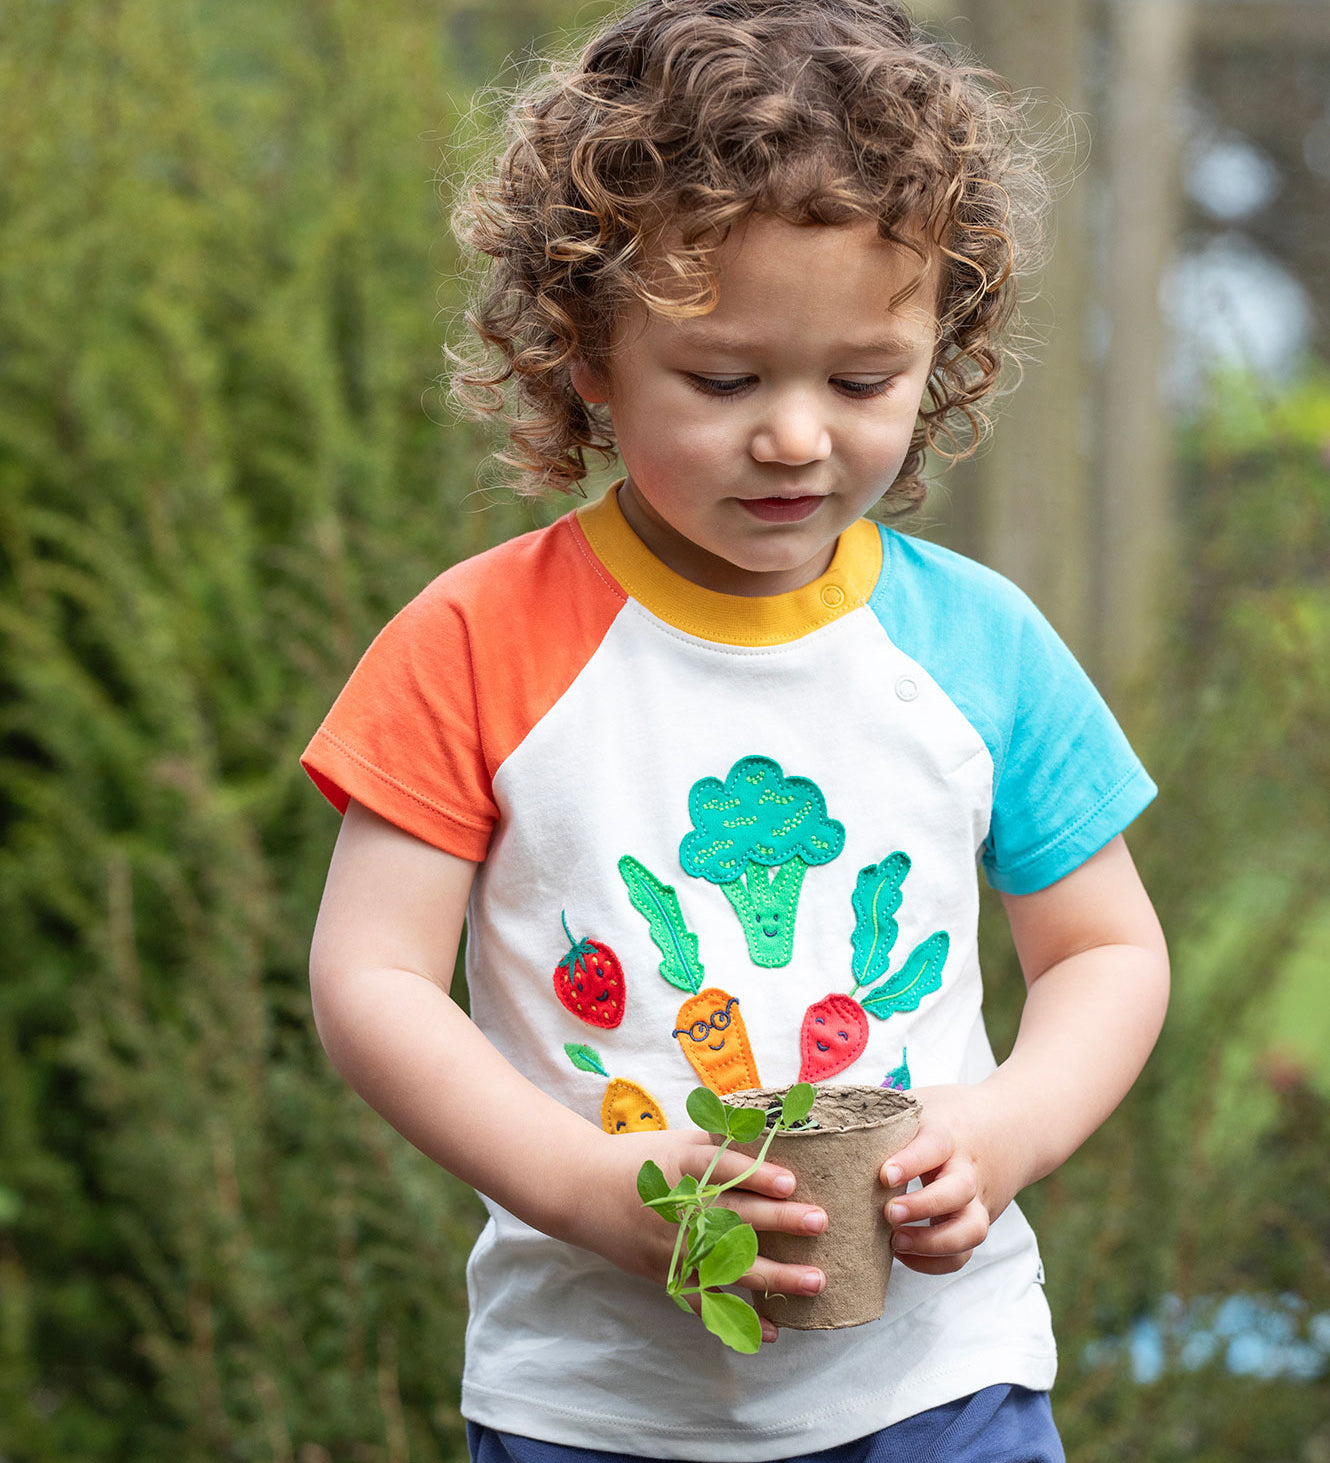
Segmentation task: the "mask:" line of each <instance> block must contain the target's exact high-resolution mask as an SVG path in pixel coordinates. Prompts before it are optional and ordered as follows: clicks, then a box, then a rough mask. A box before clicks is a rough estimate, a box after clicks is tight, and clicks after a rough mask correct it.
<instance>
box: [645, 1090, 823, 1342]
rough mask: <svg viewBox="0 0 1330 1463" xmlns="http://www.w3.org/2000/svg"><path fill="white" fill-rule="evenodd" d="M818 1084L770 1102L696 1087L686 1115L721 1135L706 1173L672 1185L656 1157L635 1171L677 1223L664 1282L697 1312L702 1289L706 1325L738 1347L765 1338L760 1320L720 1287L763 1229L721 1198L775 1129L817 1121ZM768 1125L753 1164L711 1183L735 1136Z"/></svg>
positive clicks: (648, 1200)
mask: <svg viewBox="0 0 1330 1463" xmlns="http://www.w3.org/2000/svg"><path fill="white" fill-rule="evenodd" d="M816 1096H817V1090H816V1089H815V1088H814V1086H813V1084H812V1083H811V1082H797V1083H795V1085H794V1086H793V1087H791V1088H790V1090H789V1091H788V1092H787V1093H786V1094H785V1096H784V1098H783V1099H782V1100H781V1101H780V1102H776V1103H773V1104H772V1105H771V1107H769V1108H767V1109H765V1110H764V1109H762V1108H759V1107H733V1106H731V1105H730V1104H729V1103H724V1102H722V1101H721V1100H720V1098H719V1097H718V1096H717V1095H716V1094H715V1093H714V1092H713V1091H712V1090H711V1089H710V1088H709V1087H696V1088H694V1089H693V1091H692V1092H691V1093H690V1094H689V1096H688V1104H687V1106H688V1116H689V1117H690V1118H692V1120H693V1122H694V1123H696V1124H697V1126H698V1127H699V1128H701V1129H702V1131H703V1132H705V1133H711V1134H713V1135H714V1136H716V1137H718V1138H720V1139H721V1140H722V1141H721V1142H720V1143H719V1144H718V1145H717V1147H716V1154H715V1157H714V1158H713V1159H712V1160H711V1162H710V1164H708V1166H707V1170H706V1172H705V1173H704V1174H703V1175H702V1177H701V1178H700V1179H699V1178H695V1177H694V1176H693V1175H692V1174H685V1175H684V1177H683V1178H681V1179H680V1180H679V1182H678V1183H677V1184H675V1185H674V1187H673V1188H671V1187H670V1185H669V1182H668V1180H667V1179H666V1177H665V1175H664V1173H663V1172H662V1171H661V1168H660V1165H659V1164H657V1163H654V1162H652V1161H651V1160H650V1159H648V1160H647V1162H646V1163H644V1164H643V1165H642V1167H641V1168H640V1169H639V1170H638V1174H637V1192H638V1193H639V1194H640V1195H641V1198H642V1202H643V1204H645V1205H646V1206H647V1208H648V1209H654V1210H655V1211H656V1212H657V1213H658V1214H660V1215H661V1216H662V1217H663V1218H665V1219H667V1220H669V1222H670V1223H671V1224H677V1225H678V1233H677V1234H676V1236H675V1240H674V1253H673V1255H672V1256H671V1257H670V1269H669V1274H668V1276H667V1278H666V1283H665V1288H666V1290H667V1291H668V1292H669V1294H670V1295H671V1296H672V1297H673V1298H674V1302H675V1304H676V1305H678V1306H679V1307H680V1309H681V1310H685V1311H691V1310H692V1309H693V1307H692V1305H691V1304H690V1297H692V1296H696V1297H697V1300H698V1305H699V1306H700V1308H701V1315H702V1324H703V1325H704V1326H705V1327H706V1328H707V1330H708V1331H710V1332H711V1333H712V1334H713V1335H715V1336H718V1337H719V1338H720V1340H721V1341H723V1342H724V1343H725V1345H726V1346H728V1347H730V1348H732V1349H733V1350H734V1351H741V1352H744V1353H746V1354H749V1355H751V1354H752V1353H753V1352H755V1351H757V1350H758V1349H759V1348H760V1347H761V1345H762V1322H761V1321H760V1320H759V1318H758V1314H757V1312H756V1311H755V1310H754V1309H753V1307H752V1306H751V1305H749V1304H748V1302H747V1301H745V1300H743V1299H741V1298H740V1297H739V1296H737V1295H733V1294H731V1293H730V1292H729V1291H727V1290H722V1289H721V1286H724V1285H733V1284H735V1283H736V1282H737V1281H738V1280H739V1279H740V1278H741V1277H742V1276H744V1275H746V1274H747V1273H748V1272H749V1271H750V1270H751V1269H752V1268H753V1262H754V1260H756V1259H757V1234H756V1232H755V1231H754V1229H753V1226H752V1225H751V1224H745V1223H744V1222H743V1221H742V1220H741V1219H740V1218H739V1216H738V1215H737V1214H736V1213H735V1212H734V1210H733V1209H726V1208H724V1207H723V1206H721V1205H719V1204H717V1202H716V1201H717V1199H719V1198H720V1196H721V1195H722V1194H724V1193H725V1192H726V1191H727V1190H729V1189H735V1188H738V1187H739V1186H740V1185H741V1184H744V1183H746V1182H747V1180H748V1179H750V1178H751V1177H752V1176H753V1174H754V1173H756V1172H757V1170H758V1168H759V1167H761V1165H762V1163H763V1162H764V1161H765V1159H766V1156H767V1150H768V1149H769V1148H770V1147H771V1144H772V1141H773V1139H774V1138H775V1137H776V1135H777V1133H782V1132H788V1131H789V1130H790V1129H792V1128H802V1127H811V1126H813V1124H812V1123H811V1121H810V1120H809V1118H808V1114H809V1112H810V1111H811V1109H812V1106H813V1099H814V1098H815V1097H816ZM764 1130H765V1131H766V1135H767V1136H766V1140H765V1141H764V1142H763V1144H762V1147H761V1149H760V1150H759V1152H758V1155H757V1157H756V1158H755V1159H754V1160H753V1163H752V1166H751V1167H750V1168H747V1169H745V1170H744V1171H743V1173H741V1174H740V1175H739V1176H738V1177H737V1178H733V1179H730V1180H729V1181H728V1182H727V1183H712V1182H711V1176H712V1174H714V1173H715V1171H716V1165H717V1163H719V1162H720V1157H721V1154H723V1153H724V1152H725V1150H726V1149H727V1148H728V1147H729V1146H730V1144H731V1143H753V1142H756V1141H757V1139H758V1137H759V1136H761V1134H762V1132H763V1131H764Z"/></svg>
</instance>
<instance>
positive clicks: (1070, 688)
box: [874, 531, 1156, 894]
mask: <svg viewBox="0 0 1330 1463" xmlns="http://www.w3.org/2000/svg"><path fill="white" fill-rule="evenodd" d="M883 547H884V564H887V565H889V566H890V571H889V573H887V574H885V575H884V580H883V585H882V595H881V603H880V604H878V605H875V606H874V608H875V609H877V611H878V613H879V616H880V617H881V618H882V620H883V623H884V626H885V627H886V628H887V630H888V633H889V634H890V635H891V636H892V638H893V639H894V640H895V641H896V643H897V644H898V645H899V646H900V647H901V648H902V649H904V650H905V651H906V652H907V653H908V654H910V655H912V656H913V657H914V658H915V659H917V660H918V661H919V662H920V664H921V665H923V666H924V667H925V668H926V669H927V670H928V672H929V674H930V675H931V676H932V677H933V679H934V680H935V681H937V682H938V684H939V685H940V686H941V687H942V689H943V690H944V691H945V692H946V693H947V695H948V696H949V697H950V698H951V700H952V701H953V702H954V703H955V705H956V706H957V707H958V708H959V710H960V711H961V712H962V714H963V715H964V716H965V717H966V718H967V720H969V722H970V724H971V725H972V726H973V727H974V728H975V730H976V731H977V732H978V733H979V735H980V736H981V737H982V738H983V740H984V742H985V744H986V745H987V747H988V750H989V754H990V755H991V757H992V760H993V801H992V811H991V815H990V822H989V828H988V833H987V836H986V838H985V839H984V843H983V846H982V848H981V850H980V857H981V860H982V862H983V865H984V870H985V872H986V874H987V876H988V881H989V883H990V884H992V885H993V887H994V888H995V889H999V890H1001V891H1002V892H1003V893H1007V894H1032V893H1034V892H1035V891H1036V890H1039V889H1044V888H1046V887H1047V886H1048V885H1049V884H1052V883H1055V882H1056V881H1057V880H1058V879H1061V878H1063V877H1064V876H1065V875H1066V874H1069V873H1071V872H1072V870H1073V869H1076V868H1078V867H1079V866H1080V865H1081V864H1082V863H1084V862H1085V860H1086V859H1088V858H1089V857H1090V856H1091V854H1094V853H1097V852H1098V851H1099V849H1101V848H1102V847H1103V846H1104V845H1105V844H1106V843H1108V842H1109V841H1110V840H1111V839H1113V838H1115V837H1116V836H1117V835H1118V834H1119V833H1121V832H1122V831H1123V829H1125V828H1126V827H1127V826H1128V824H1130V823H1131V822H1132V821H1133V820H1134V819H1135V818H1136V817H1137V816H1138V815H1139V814H1140V812H1141V811H1142V809H1144V808H1145V807H1146V806H1147V805H1148V804H1149V803H1150V801H1151V800H1152V799H1153V798H1154V796H1155V793H1156V788H1155V785H1154V783H1153V782H1152V781H1151V780H1150V777H1149V775H1148V774H1147V772H1146V771H1145V768H1144V767H1143V766H1142V765H1141V762H1140V760H1139V758H1138V757H1137V756H1136V754H1135V752H1134V751H1133V750H1132V748H1131V745H1130V744H1129V743H1128V741H1127V738H1126V736H1125V735H1124V734H1123V731H1122V729H1121V727H1120V726H1119V725H1118V723H1117V721H1116V720H1115V719H1114V717H1113V714H1112V712H1111V711H1110V710H1109V709H1108V706H1107V705H1106V704H1105V702H1104V699H1103V697H1102V696H1101V695H1100V694H1099V692H1098V691H1097V690H1096V688H1095V686H1094V684H1093V682H1092V681H1091V680H1090V678H1089V676H1087V675H1086V673H1085V672H1084V670H1082V668H1081V666H1080V665H1079V664H1078V662H1077V661H1076V658H1075V657H1074V656H1073V655H1072V653H1071V652H1070V651H1069V650H1068V649H1067V647H1066V646H1065V645H1064V644H1063V642H1062V640H1061V639H1060V638H1059V637H1058V635H1057V633H1056V632H1055V631H1054V629H1053V627H1052V626H1051V625H1050V624H1049V623H1048V621H1047V620H1046V619H1045V618H1044V616H1043V615H1042V614H1040V612H1039V610H1038V609H1037V608H1036V607H1035V606H1034V605H1033V604H1032V603H1031V601H1030V600H1029V599H1028V598H1027V597H1026V595H1025V594H1023V593H1022V592H1021V591H1020V590H1019V589H1018V588H1017V587H1016V586H1015V585H1014V584H1012V583H1011V582H1010V581H1009V580H1006V579H1004V578H1002V577H1001V576H1000V575H998V574H995V573H994V572H993V571H992V570H990V569H986V568H984V567H983V566H982V565H979V564H976V563H974V562H973V561H971V560H969V559H966V558H963V557H962V556H960V555H958V554H953V553H951V552H949V551H948V550H945V549H941V548H938V547H937V546H936V545H933V544H928V543H924V542H922V541H920V540H917V539H910V538H905V537H904V536H902V535H900V534H896V533H891V532H889V531H886V532H884V545H883ZM876 598H877V596H875V599H876Z"/></svg>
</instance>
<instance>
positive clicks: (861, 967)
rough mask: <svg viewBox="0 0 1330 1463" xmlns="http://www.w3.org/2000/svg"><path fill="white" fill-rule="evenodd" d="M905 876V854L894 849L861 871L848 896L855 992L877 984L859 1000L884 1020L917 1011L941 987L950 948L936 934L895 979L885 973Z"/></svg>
mask: <svg viewBox="0 0 1330 1463" xmlns="http://www.w3.org/2000/svg"><path fill="white" fill-rule="evenodd" d="M909 872H910V859H909V856H908V855H907V854H904V853H901V852H899V851H897V852H896V853H893V854H890V855H889V856H888V857H887V858H884V859H883V860H882V861H881V862H880V863H876V864H869V865H868V866H867V868H863V869H860V870H859V876H858V878H857V879H856V880H855V885H854V893H853V894H852V895H851V896H850V902H851V904H852V905H853V907H854V913H855V926H854V933H853V934H852V935H851V936H850V943H851V945H852V947H853V950H854V954H853V956H852V958H851V961H850V968H851V973H852V975H853V977H854V989H855V990H856V991H858V990H860V989H861V988H862V987H864V986H869V985H875V986H876V988H875V989H874V990H872V991H870V992H869V994H868V995H866V996H865V997H864V998H863V1008H864V1010H865V1011H867V1012H868V1013H869V1015H870V1016H877V1017H878V1018H880V1019H881V1020H884V1021H885V1020H886V1018H887V1017H888V1016H890V1015H892V1014H893V1013H894V1012H896V1011H915V1010H918V1008H919V1002H920V1001H922V1000H923V998H924V997H925V996H927V995H931V994H932V992H933V991H935V990H937V989H938V988H939V986H941V984H942V967H943V965H944V964H945V963H946V959H947V952H948V950H950V948H951V936H950V935H948V934H947V932H946V931H945V930H938V931H936V932H935V933H934V934H931V935H929V936H928V937H927V938H926V939H924V940H922V941H921V942H920V943H919V944H918V945H916V946H915V948H914V949H913V950H912V951H911V952H910V954H909V956H908V957H907V959H906V961H905V964H904V965H902V966H901V968H900V969H899V970H898V971H897V972H896V974H895V975H892V976H888V975H887V972H888V970H889V969H890V956H891V951H892V949H893V947H894V946H895V943H896V935H897V933H898V926H897V924H896V920H895V914H896V911H897V910H898V909H899V908H900V905H901V893H902V891H901V885H902V884H903V883H904V881H905V876H906V874H908V873H909ZM884 977H886V978H885V979H884Z"/></svg>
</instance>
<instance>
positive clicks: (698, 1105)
mask: <svg viewBox="0 0 1330 1463" xmlns="http://www.w3.org/2000/svg"><path fill="white" fill-rule="evenodd" d="M687 1107H688V1116H689V1117H690V1118H692V1120H693V1121H694V1122H695V1123H696V1124H697V1126H698V1127H699V1128H701V1129H702V1131H703V1132H704V1133H716V1134H719V1135H720V1136H722V1137H723V1136H724V1135H725V1133H726V1131H727V1127H728V1124H727V1122H726V1108H725V1104H724V1103H723V1102H722V1101H721V1100H720V1098H719V1097H717V1096H716V1094H715V1093H714V1092H713V1091H712V1090H711V1088H710V1087H694V1088H693V1090H692V1091H691V1092H690V1093H689V1094H688V1103H687Z"/></svg>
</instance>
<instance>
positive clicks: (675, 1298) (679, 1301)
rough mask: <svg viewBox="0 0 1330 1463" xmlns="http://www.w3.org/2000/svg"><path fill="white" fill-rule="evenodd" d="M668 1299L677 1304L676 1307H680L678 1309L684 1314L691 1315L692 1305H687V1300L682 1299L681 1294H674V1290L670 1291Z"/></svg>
mask: <svg viewBox="0 0 1330 1463" xmlns="http://www.w3.org/2000/svg"><path fill="white" fill-rule="evenodd" d="M670 1299H671V1300H672V1301H673V1302H674V1304H675V1305H677V1306H678V1307H679V1309H680V1310H681V1311H683V1312H684V1313H685V1314H686V1315H689V1316H691V1315H692V1314H693V1308H692V1306H690V1305H689V1304H688V1302H687V1301H686V1300H685V1299H684V1298H683V1296H681V1295H676V1294H675V1292H674V1291H670Z"/></svg>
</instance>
